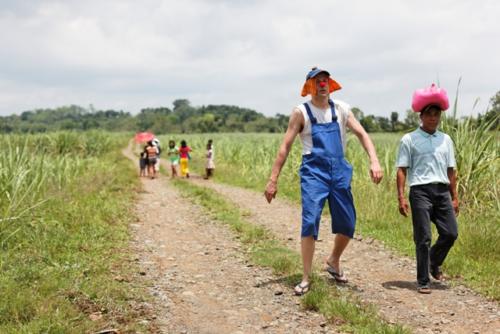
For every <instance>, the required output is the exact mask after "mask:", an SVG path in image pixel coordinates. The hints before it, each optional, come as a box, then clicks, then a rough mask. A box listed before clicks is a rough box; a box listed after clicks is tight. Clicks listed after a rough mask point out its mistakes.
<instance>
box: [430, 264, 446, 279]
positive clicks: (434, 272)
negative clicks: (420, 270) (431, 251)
mask: <svg viewBox="0 0 500 334" xmlns="http://www.w3.org/2000/svg"><path fill="white" fill-rule="evenodd" d="M430 272H431V276H432V277H433V278H434V279H435V280H437V281H443V280H444V276H443V272H442V271H441V268H439V267H434V266H431V270H430Z"/></svg>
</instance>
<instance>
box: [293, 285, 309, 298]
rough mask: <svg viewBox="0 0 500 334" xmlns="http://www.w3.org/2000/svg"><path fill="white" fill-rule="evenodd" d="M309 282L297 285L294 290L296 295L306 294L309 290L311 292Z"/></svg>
mask: <svg viewBox="0 0 500 334" xmlns="http://www.w3.org/2000/svg"><path fill="white" fill-rule="evenodd" d="M309 285H310V284H309V283H305V284H303V283H299V284H297V285H296V286H295V288H294V289H293V291H294V292H295V295H296V296H302V295H305V294H306V293H307V292H309Z"/></svg>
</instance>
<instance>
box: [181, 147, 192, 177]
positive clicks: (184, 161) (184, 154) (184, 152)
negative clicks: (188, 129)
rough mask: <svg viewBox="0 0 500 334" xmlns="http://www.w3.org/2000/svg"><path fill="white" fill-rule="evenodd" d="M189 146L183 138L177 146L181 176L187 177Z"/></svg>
mask: <svg viewBox="0 0 500 334" xmlns="http://www.w3.org/2000/svg"><path fill="white" fill-rule="evenodd" d="M191 151H192V150H191V147H189V146H187V143H186V141H185V140H182V141H181V147H180V148H179V157H180V165H181V176H183V177H184V176H185V177H186V178H189V159H190V156H189V152H191Z"/></svg>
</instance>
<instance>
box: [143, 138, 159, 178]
mask: <svg viewBox="0 0 500 334" xmlns="http://www.w3.org/2000/svg"><path fill="white" fill-rule="evenodd" d="M145 151H146V153H147V155H148V176H149V177H150V178H151V179H154V178H155V177H156V169H155V165H156V160H157V159H158V148H157V147H156V146H155V145H154V144H153V142H152V141H148V144H147V145H146V148H145Z"/></svg>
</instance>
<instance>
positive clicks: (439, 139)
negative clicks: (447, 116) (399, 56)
mask: <svg viewBox="0 0 500 334" xmlns="http://www.w3.org/2000/svg"><path fill="white" fill-rule="evenodd" d="M448 106H449V102H448V96H447V94H446V91H445V90H444V89H442V88H437V87H436V86H435V85H434V84H433V85H432V86H431V87H429V88H426V89H419V90H417V91H415V93H414V94H413V102H412V108H413V111H415V112H418V113H420V120H421V125H420V127H419V128H418V129H416V130H415V131H413V132H411V133H408V134H406V135H404V136H403V138H401V142H400V145H399V152H398V157H397V161H396V166H397V169H398V170H397V176H396V182H397V189H398V201H399V212H400V213H401V214H402V215H403V216H405V217H407V216H408V213H409V207H408V202H407V201H406V198H405V195H404V189H405V183H406V178H407V175H408V183H409V185H410V206H411V216H412V221H413V240H414V241H415V247H416V256H417V291H418V292H420V293H425V294H428V293H431V288H430V280H429V271H430V274H431V275H432V277H434V278H435V279H436V280H442V279H443V274H442V272H441V268H440V267H441V265H442V264H443V262H444V259H445V258H446V255H447V254H448V252H449V250H450V249H451V247H452V246H453V244H454V242H455V240H456V239H457V237H458V229H457V222H456V218H455V215H458V194H457V185H456V171H455V168H456V162H455V152H454V149H453V141H452V140H451V138H450V137H449V136H448V135H447V134H444V133H442V132H440V131H438V130H437V128H438V126H439V121H440V119H441V113H442V111H445V110H446V109H448ZM431 221H432V222H433V223H434V224H435V225H436V228H437V231H438V234H439V237H438V239H437V241H436V243H435V244H434V245H433V246H432V247H431V239H432V234H431V224H430V223H431Z"/></svg>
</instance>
